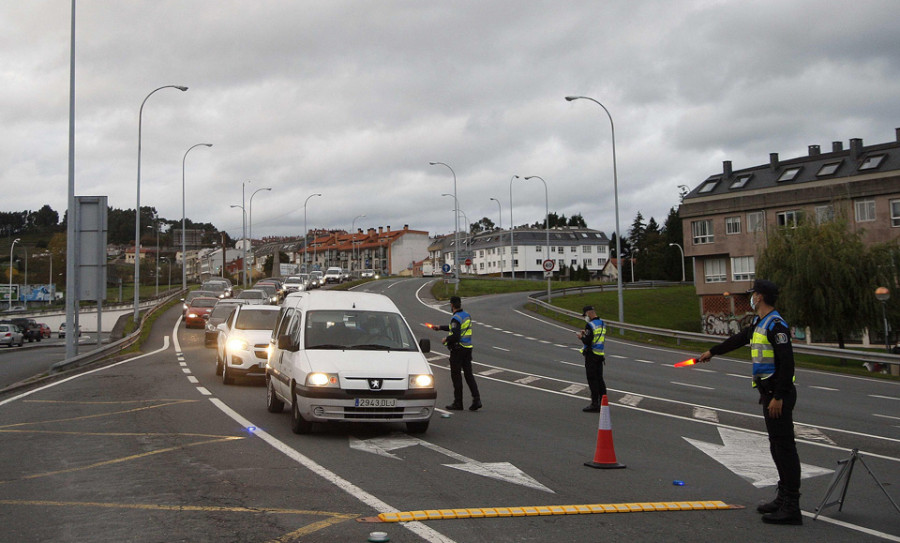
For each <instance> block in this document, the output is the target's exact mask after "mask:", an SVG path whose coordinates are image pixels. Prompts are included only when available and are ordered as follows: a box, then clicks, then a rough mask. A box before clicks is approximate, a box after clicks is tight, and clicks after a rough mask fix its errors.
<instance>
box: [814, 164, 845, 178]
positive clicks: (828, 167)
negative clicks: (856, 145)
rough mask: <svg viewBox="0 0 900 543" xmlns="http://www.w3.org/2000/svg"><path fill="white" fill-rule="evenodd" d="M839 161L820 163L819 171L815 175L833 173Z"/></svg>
mask: <svg viewBox="0 0 900 543" xmlns="http://www.w3.org/2000/svg"><path fill="white" fill-rule="evenodd" d="M840 165H841V161H837V162H829V163H828V164H822V167H821V168H819V172H818V173H817V174H816V176H817V177H822V176H825V175H834V172H836V171H837V169H838V168H839V167H840Z"/></svg>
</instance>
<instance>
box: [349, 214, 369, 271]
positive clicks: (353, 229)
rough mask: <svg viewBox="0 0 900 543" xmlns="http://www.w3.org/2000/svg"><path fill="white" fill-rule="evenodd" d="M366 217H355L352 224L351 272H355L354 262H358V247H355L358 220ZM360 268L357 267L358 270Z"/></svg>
mask: <svg viewBox="0 0 900 543" xmlns="http://www.w3.org/2000/svg"><path fill="white" fill-rule="evenodd" d="M364 218H366V216H365V215H357V216H355V217H353V221H352V222H351V223H350V272H351V273H352V272H353V261H354V260H356V247H355V245H354V243H355V242H354V238H356V219H364ZM358 268H359V266H357V269H358Z"/></svg>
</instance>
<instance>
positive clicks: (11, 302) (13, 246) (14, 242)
mask: <svg viewBox="0 0 900 543" xmlns="http://www.w3.org/2000/svg"><path fill="white" fill-rule="evenodd" d="M20 241H22V240H20V239H19V238H16V239H14V240H13V242H12V243H11V244H10V245H9V294H7V296H9V310H10V311H12V308H13V288H12V269H13V249H15V248H16V243H19V242H20Z"/></svg>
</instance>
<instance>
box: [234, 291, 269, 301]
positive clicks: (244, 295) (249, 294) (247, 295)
mask: <svg viewBox="0 0 900 543" xmlns="http://www.w3.org/2000/svg"><path fill="white" fill-rule="evenodd" d="M237 297H238V299H239V300H260V299H263V298H266V293H265V292H264V291H262V290H245V291H243V292H241V293H240V294H238V295H237Z"/></svg>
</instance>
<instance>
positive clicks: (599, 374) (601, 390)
mask: <svg viewBox="0 0 900 543" xmlns="http://www.w3.org/2000/svg"><path fill="white" fill-rule="evenodd" d="M604 360H605V358H604V357H602V356H598V355H595V354H594V353H592V352H588V353H586V354H585V355H584V371H585V374H587V382H588V387H589V388H590V389H591V405H600V399H601V398H602V397H603V396H605V395H606V381H604V380H603V362H604Z"/></svg>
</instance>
